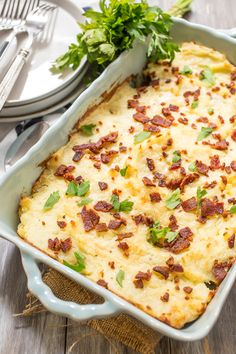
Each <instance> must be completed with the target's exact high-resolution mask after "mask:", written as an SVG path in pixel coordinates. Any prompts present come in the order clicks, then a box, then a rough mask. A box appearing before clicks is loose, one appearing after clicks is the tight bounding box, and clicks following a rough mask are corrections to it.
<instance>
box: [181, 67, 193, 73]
mask: <svg viewBox="0 0 236 354" xmlns="http://www.w3.org/2000/svg"><path fill="white" fill-rule="evenodd" d="M192 73H193V71H192V69H191V68H190V67H189V66H188V65H184V67H183V69H182V70H181V71H180V74H182V75H188V74H192Z"/></svg>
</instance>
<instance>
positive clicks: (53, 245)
mask: <svg viewBox="0 0 236 354" xmlns="http://www.w3.org/2000/svg"><path fill="white" fill-rule="evenodd" d="M48 248H49V249H50V250H52V251H56V252H58V251H60V250H61V242H60V240H59V239H58V238H57V237H56V238H54V240H52V239H51V238H50V239H49V240H48Z"/></svg>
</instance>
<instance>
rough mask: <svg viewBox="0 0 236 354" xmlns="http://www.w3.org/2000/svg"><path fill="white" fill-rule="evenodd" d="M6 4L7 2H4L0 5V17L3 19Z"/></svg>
mask: <svg viewBox="0 0 236 354" xmlns="http://www.w3.org/2000/svg"><path fill="white" fill-rule="evenodd" d="M7 3H8V0H5V1H4V3H3V5H2V9H1V12H0V17H3V14H4V11H5V8H6V6H7Z"/></svg>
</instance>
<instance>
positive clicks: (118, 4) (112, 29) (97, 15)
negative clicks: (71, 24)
mask: <svg viewBox="0 0 236 354" xmlns="http://www.w3.org/2000/svg"><path fill="white" fill-rule="evenodd" d="M181 1H182V0H181ZM99 5H100V10H101V11H100V12H98V11H94V10H87V11H86V12H85V13H84V16H85V17H86V18H87V19H88V21H87V22H86V23H85V24H80V27H81V29H82V33H80V34H78V36H77V43H76V44H71V45H70V46H69V49H68V51H67V52H66V53H65V54H63V55H62V56H60V57H59V58H58V59H56V61H55V63H54V64H53V66H52V71H53V72H61V71H63V70H64V69H66V68H72V69H73V70H75V69H76V68H77V67H78V66H79V64H80V62H81V60H82V58H83V57H84V56H87V59H88V61H89V63H93V64H95V65H96V67H97V71H98V72H101V71H102V70H103V69H104V68H105V67H106V66H107V65H108V64H109V63H110V62H112V61H113V60H114V59H116V58H117V57H118V56H119V55H120V53H122V52H123V51H124V50H126V49H129V48H132V46H133V42H134V40H136V39H138V40H141V41H143V42H144V41H146V40H147V37H149V45H148V51H147V56H148V59H149V60H150V61H152V62H156V61H158V60H162V59H168V60H173V59H174V56H175V52H176V51H178V46H177V45H176V44H175V43H173V42H172V40H171V37H170V28H171V26H172V20H171V16H170V15H169V14H167V13H165V12H163V11H162V10H161V9H160V8H159V7H157V6H152V7H150V6H149V5H148V3H147V1H146V0H142V1H141V2H140V3H135V2H134V0H110V2H109V3H108V4H106V0H100V2H99Z"/></svg>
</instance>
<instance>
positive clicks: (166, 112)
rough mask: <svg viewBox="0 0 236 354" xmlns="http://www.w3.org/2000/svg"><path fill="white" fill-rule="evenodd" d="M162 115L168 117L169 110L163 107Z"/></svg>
mask: <svg viewBox="0 0 236 354" xmlns="http://www.w3.org/2000/svg"><path fill="white" fill-rule="evenodd" d="M162 114H163V115H164V116H165V117H168V116H170V115H171V113H170V109H169V108H167V107H165V108H162Z"/></svg>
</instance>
